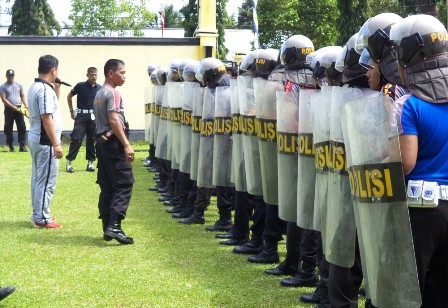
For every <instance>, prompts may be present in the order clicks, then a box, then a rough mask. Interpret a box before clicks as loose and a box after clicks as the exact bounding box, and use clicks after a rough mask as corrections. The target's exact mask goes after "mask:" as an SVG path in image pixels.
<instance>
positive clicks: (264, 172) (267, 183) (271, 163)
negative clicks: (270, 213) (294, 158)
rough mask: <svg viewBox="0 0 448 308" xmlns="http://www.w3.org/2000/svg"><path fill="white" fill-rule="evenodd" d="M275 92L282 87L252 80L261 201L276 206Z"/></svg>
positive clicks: (261, 80) (259, 80) (278, 83)
mask: <svg viewBox="0 0 448 308" xmlns="http://www.w3.org/2000/svg"><path fill="white" fill-rule="evenodd" d="M277 90H283V85H282V84H281V83H280V82H275V81H269V80H265V79H263V78H256V79H254V96H255V102H256V105H257V119H258V123H259V124H260V126H259V127H260V129H259V131H258V136H257V137H258V149H259V152H260V170H261V183H262V188H263V200H264V202H266V203H269V204H274V205H277V204H278V172H277V110H276V94H275V93H276V91H277ZM294 220H295V219H294Z"/></svg>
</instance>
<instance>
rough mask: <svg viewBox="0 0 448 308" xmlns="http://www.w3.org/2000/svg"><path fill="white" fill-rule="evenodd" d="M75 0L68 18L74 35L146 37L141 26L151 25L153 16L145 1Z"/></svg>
mask: <svg viewBox="0 0 448 308" xmlns="http://www.w3.org/2000/svg"><path fill="white" fill-rule="evenodd" d="M134 2H135V1H132V0H122V1H120V2H119V3H117V1H115V0H98V1H90V0H72V10H71V12H70V16H69V19H70V20H71V21H73V27H72V28H71V30H70V32H71V35H73V36H78V35H85V36H111V35H113V34H115V33H116V34H117V35H118V36H126V35H131V36H143V32H142V28H144V27H145V26H148V25H150V24H151V22H152V21H153V20H154V15H153V14H152V13H150V12H149V11H148V10H146V8H145V2H144V0H140V1H139V3H138V4H134Z"/></svg>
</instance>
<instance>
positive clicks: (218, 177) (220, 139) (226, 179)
mask: <svg viewBox="0 0 448 308" xmlns="http://www.w3.org/2000/svg"><path fill="white" fill-rule="evenodd" d="M215 94H216V95H215V120H214V124H213V176H212V183H213V185H214V186H224V187H233V186H234V185H233V183H232V181H231V178H230V175H231V170H232V114H231V109H230V87H217V88H216V93H215Z"/></svg>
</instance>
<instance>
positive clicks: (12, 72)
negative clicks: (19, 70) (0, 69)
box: [6, 69, 14, 76]
mask: <svg viewBox="0 0 448 308" xmlns="http://www.w3.org/2000/svg"><path fill="white" fill-rule="evenodd" d="M10 75H13V76H14V70H12V69H9V70H6V76H10Z"/></svg>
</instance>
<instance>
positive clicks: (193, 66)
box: [182, 59, 199, 81]
mask: <svg viewBox="0 0 448 308" xmlns="http://www.w3.org/2000/svg"><path fill="white" fill-rule="evenodd" d="M198 68H199V61H197V60H191V59H190V60H186V61H185V65H184V66H183V69H182V78H183V79H184V80H185V81H195V80H196V78H195V75H196V71H197V69H198Z"/></svg>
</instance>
